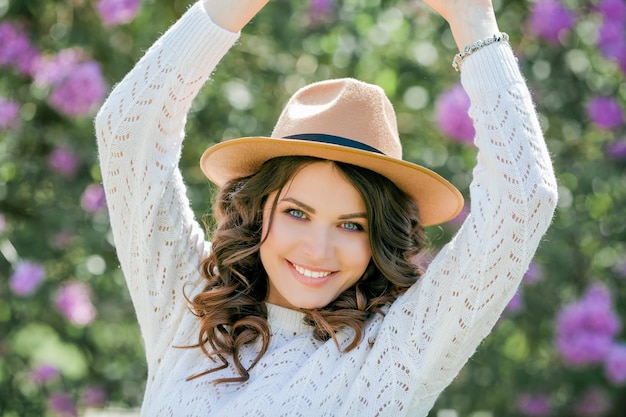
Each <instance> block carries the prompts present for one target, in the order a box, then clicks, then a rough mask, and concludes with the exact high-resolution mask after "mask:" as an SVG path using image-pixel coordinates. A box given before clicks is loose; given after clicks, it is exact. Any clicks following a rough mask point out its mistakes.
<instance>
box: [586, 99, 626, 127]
mask: <svg viewBox="0 0 626 417" xmlns="http://www.w3.org/2000/svg"><path fill="white" fill-rule="evenodd" d="M587 115H588V116H589V118H590V119H591V121H592V122H593V123H595V124H596V125H597V126H598V127H600V128H602V129H607V130H612V129H615V128H617V127H619V126H621V125H623V124H624V114H623V111H622V108H621V107H620V105H619V103H618V102H617V100H616V99H614V98H612V97H596V98H594V99H593V100H591V101H590V102H589V104H587Z"/></svg>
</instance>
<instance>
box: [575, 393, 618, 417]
mask: <svg viewBox="0 0 626 417" xmlns="http://www.w3.org/2000/svg"><path fill="white" fill-rule="evenodd" d="M610 409H611V401H610V398H609V396H608V394H607V393H606V392H605V391H604V390H603V389H601V388H590V389H589V390H587V392H585V393H584V394H583V395H582V396H581V397H580V398H579V399H578V400H577V401H575V402H574V415H576V416H578V417H602V416H603V415H604V414H606V413H607V411H609V410H610Z"/></svg>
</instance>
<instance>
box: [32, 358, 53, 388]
mask: <svg viewBox="0 0 626 417" xmlns="http://www.w3.org/2000/svg"><path fill="white" fill-rule="evenodd" d="M57 375H59V370H58V369H57V368H55V367H54V366H52V365H48V364H46V363H44V364H41V365H39V366H37V367H36V368H35V369H33V370H32V372H31V373H30V379H31V380H32V381H33V382H35V383H36V384H40V385H41V384H45V383H46V382H48V381H50V380H51V379H52V378H54V377H56V376H57Z"/></svg>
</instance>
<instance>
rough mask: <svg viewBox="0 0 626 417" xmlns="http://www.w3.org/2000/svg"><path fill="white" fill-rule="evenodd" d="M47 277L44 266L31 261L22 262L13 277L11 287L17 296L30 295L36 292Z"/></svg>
mask: <svg viewBox="0 0 626 417" xmlns="http://www.w3.org/2000/svg"><path fill="white" fill-rule="evenodd" d="M44 276H45V270H44V268H43V266H41V265H39V264H36V263H34V262H30V261H24V262H20V263H19V264H18V265H17V267H16V268H15V272H13V275H11V278H10V282H9V285H10V286H11V291H13V292H14V293H15V294H17V295H29V294H32V293H33V292H35V290H36V289H37V287H39V284H41V281H43V279H44Z"/></svg>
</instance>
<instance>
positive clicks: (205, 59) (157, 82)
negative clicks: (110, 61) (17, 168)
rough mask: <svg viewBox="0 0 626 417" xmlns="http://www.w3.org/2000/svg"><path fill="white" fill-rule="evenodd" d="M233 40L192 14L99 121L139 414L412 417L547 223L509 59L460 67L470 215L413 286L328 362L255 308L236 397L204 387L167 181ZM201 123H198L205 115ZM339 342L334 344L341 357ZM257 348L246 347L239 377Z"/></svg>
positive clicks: (545, 165)
mask: <svg viewBox="0 0 626 417" xmlns="http://www.w3.org/2000/svg"><path fill="white" fill-rule="evenodd" d="M236 40H237V35H236V34H232V33H230V32H227V31H224V30H222V29H220V28H219V27H217V26H215V25H214V24H213V23H212V22H211V21H210V19H209V18H208V16H207V15H206V13H205V11H204V10H203V9H202V7H201V6H200V4H196V5H195V6H194V7H192V8H191V9H190V11H188V12H187V13H186V14H185V16H184V17H183V18H181V20H180V21H179V22H177V24H175V25H174V26H173V27H172V28H171V29H170V30H169V31H168V32H167V33H166V34H165V35H163V36H162V37H161V39H160V40H159V41H158V42H157V43H156V44H155V45H154V46H153V47H152V48H151V49H150V50H149V51H148V52H147V54H146V55H145V57H144V58H143V59H142V60H141V61H140V63H138V65H137V66H136V67H135V69H134V70H133V71H132V72H130V73H129V74H128V75H127V76H126V78H125V79H124V80H123V81H122V82H121V83H120V84H119V85H118V86H117V87H116V88H115V90H114V91H113V93H112V94H111V95H110V97H109V99H108V100H107V102H106V103H105V105H104V106H103V107H102V109H101V111H100V113H99V115H98V117H97V120H96V131H97V136H98V141H99V142H98V143H99V152H100V159H101V167H102V173H103V176H104V187H105V189H106V192H107V201H108V204H109V211H110V217H111V224H112V228H113V233H114V237H115V243H116V247H117V251H118V255H119V259H120V263H121V266H122V269H123V272H124V275H125V276H126V279H127V281H128V287H129V290H130V293H131V295H132V298H133V302H134V305H135V308H136V312H137V317H138V320H139V323H140V326H141V330H142V334H143V338H144V341H145V346H146V356H147V361H148V369H149V375H148V384H147V388H146V393H145V399H144V405H143V408H142V415H144V416H150V417H157V416H161V417H171V416H224V417H226V416H227V417H233V416H249V417H252V416H254V417H261V416H267V417H270V416H271V417H280V416H355V417H357V416H358V417H363V416H394V417H397V416H412V417H415V416H425V415H426V414H427V413H428V411H429V410H430V409H431V407H432V406H433V403H434V401H435V399H436V398H437V396H438V395H439V394H440V393H441V391H442V390H443V389H444V388H445V387H446V386H447V385H448V384H449V383H450V382H451V381H452V380H453V378H454V377H455V376H456V375H457V373H458V372H459V370H460V369H461V367H462V366H463V365H464V364H465V362H466V361H467V359H468V358H469V357H470V356H471V355H472V353H473V352H474V350H475V349H476V347H477V345H478V344H479V343H480V341H481V340H482V339H483V338H484V337H485V336H486V335H487V334H488V333H489V331H490V330H491V328H492V326H493V325H494V323H495V322H496V320H497V319H498V317H499V315H500V314H501V312H502V310H503V309H504V307H505V306H506V304H507V302H508V301H509V299H510V298H511V297H512V296H513V294H514V292H515V290H516V288H517V286H518V284H519V282H520V280H521V277H522V275H523V273H524V271H525V270H526V268H527V266H528V263H529V262H530V260H531V257H532V255H533V253H534V251H535V249H536V247H537V245H538V244H539V241H540V239H541V236H542V234H543V233H544V232H545V230H546V228H547V227H548V224H549V222H550V220H551V217H552V213H553V210H554V207H555V203H556V186H555V179H554V175H553V172H552V167H551V163H550V159H549V156H548V153H547V151H546V148H545V145H544V143H543V138H542V134H541V131H540V128H539V125H538V123H537V119H536V116H535V112H534V109H533V105H532V103H531V100H530V98H529V93H528V91H527V89H526V86H525V84H524V82H523V79H522V78H521V76H520V74H519V71H518V69H517V65H516V63H515V60H514V57H513V55H512V53H511V51H510V48H509V47H508V46H506V45H503V44H497V45H492V46H489V47H486V48H483V49H481V51H479V52H477V53H475V54H472V56H471V57H469V58H468V59H467V60H466V62H465V63H464V65H463V73H462V77H463V83H464V86H465V88H466V90H467V91H468V94H469V95H470V97H471V99H472V103H473V104H472V109H471V115H472V117H473V118H474V120H475V124H476V132H477V141H476V144H477V146H478V147H479V155H478V164H477V166H476V168H475V170H474V173H473V174H474V177H473V183H472V186H471V204H472V207H471V213H472V214H471V215H470V216H469V218H468V219H467V220H466V222H465V224H464V225H463V226H462V228H461V230H460V231H459V233H458V234H457V235H456V237H454V239H453V240H452V241H451V242H450V243H449V244H448V245H447V246H446V247H445V248H444V249H443V250H442V251H441V253H440V254H439V255H438V256H437V257H436V258H435V260H434V261H433V262H432V264H431V265H430V267H429V269H428V272H427V273H426V274H425V276H424V277H423V278H422V279H421V281H420V282H419V283H418V284H416V285H415V286H414V287H413V288H411V289H410V290H409V291H408V292H407V293H406V294H405V295H404V296H403V297H401V298H400V299H398V300H397V301H396V302H395V303H394V304H393V305H392V306H390V308H389V311H388V314H387V315H386V317H385V318H384V319H383V318H382V317H376V318H374V319H373V320H372V321H371V322H370V323H368V325H367V331H366V334H365V337H364V338H363V341H362V343H361V344H360V345H359V346H358V347H357V348H356V349H354V350H353V351H351V352H349V353H346V354H341V353H339V352H338V350H337V348H336V347H335V345H334V344H333V342H327V343H321V342H317V341H315V340H314V339H313V338H312V336H311V334H310V331H309V328H307V326H306V325H304V324H303V323H302V322H301V319H302V317H301V315H300V314H299V313H297V312H294V311H291V310H287V309H284V308H280V307H276V306H269V315H270V317H269V321H270V326H271V328H272V339H271V344H270V347H269V350H268V352H267V354H265V356H264V357H263V359H262V361H261V362H260V363H259V364H258V365H257V366H256V367H255V368H254V369H253V371H252V372H251V378H250V380H249V381H248V382H247V383H244V384H231V385H219V386H214V385H213V384H212V383H211V381H212V379H213V378H214V377H222V376H232V375H233V370H232V369H227V370H224V371H222V372H219V373H217V374H212V375H211V376H209V377H204V378H199V379H195V380H193V381H191V382H186V381H185V379H186V378H187V377H189V376H190V375H193V374H195V373H198V372H202V371H204V370H206V369H208V368H211V367H213V364H212V363H211V362H210V361H209V360H208V359H207V358H206V357H204V356H203V355H202V354H201V353H200V351H199V350H198V349H177V348H175V347H174V346H181V345H188V344H190V343H194V342H195V340H196V338H197V332H198V327H197V325H198V322H197V319H196V318H195V317H194V316H193V315H191V314H190V313H189V311H188V309H187V305H186V303H185V300H184V297H183V287H184V286H185V285H186V287H184V288H185V291H187V294H188V295H190V296H192V295H193V294H194V293H195V292H196V291H197V290H198V288H200V285H201V278H200V276H199V274H198V272H197V265H198V263H199V261H200V260H201V259H202V258H203V257H204V256H206V255H207V253H208V250H209V249H210V247H209V245H208V243H206V242H205V235H204V231H203V230H202V228H201V227H200V226H199V224H198V223H197V222H196V221H195V220H194V217H193V213H192V211H191V209H190V207H189V202H188V200H187V198H186V196H185V186H184V184H183V181H182V178H181V175H180V172H179V171H178V169H177V164H178V158H179V155H180V148H181V142H182V139H183V136H184V132H183V130H184V124H185V117H186V114H187V112H188V110H189V108H190V105H191V102H192V100H193V98H194V97H195V95H196V94H197V92H198V91H199V89H200V88H201V86H202V85H203V84H204V82H205V81H206V79H207V78H208V76H209V75H210V73H211V72H212V71H213V70H214V68H215V66H216V65H217V62H218V61H219V60H220V59H221V57H222V56H223V54H224V53H226V51H227V50H228V49H229V48H230V47H231V46H232V44H234V42H235V41H236ZM206 111H211V110H210V108H209V109H208V110H206ZM350 336H351V335H350V334H345V335H343V334H341V335H340V339H341V340H342V341H343V342H342V343H344V342H346V341H349V340H350ZM256 349H258V346H248V347H247V348H246V350H245V351H244V353H243V360H244V363H245V362H246V361H250V360H251V359H252V358H253V357H254V353H255V351H256Z"/></svg>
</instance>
